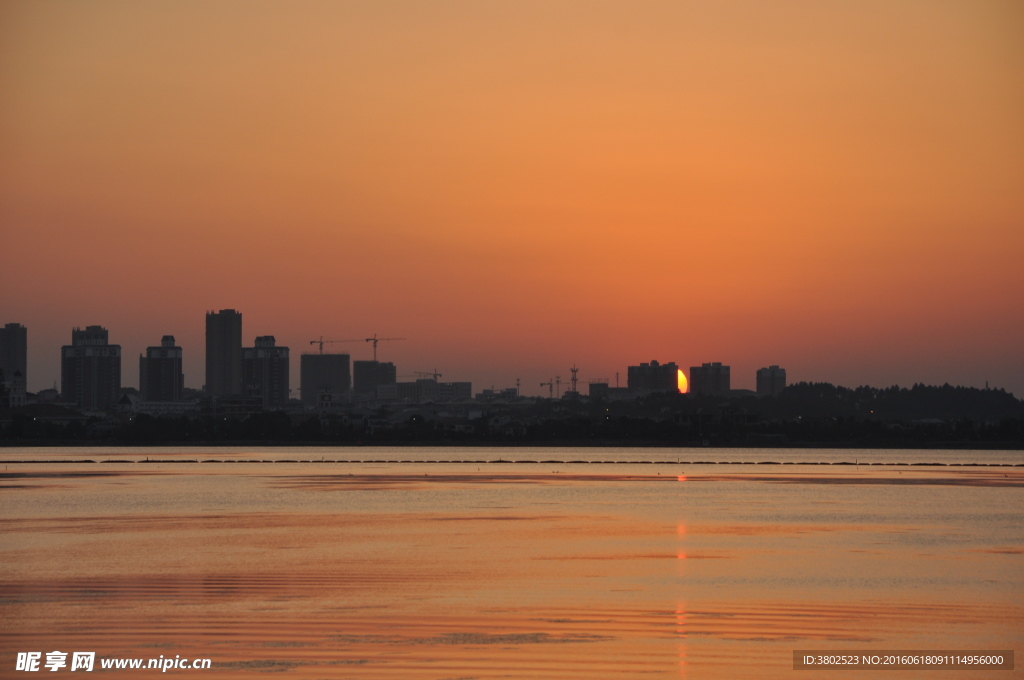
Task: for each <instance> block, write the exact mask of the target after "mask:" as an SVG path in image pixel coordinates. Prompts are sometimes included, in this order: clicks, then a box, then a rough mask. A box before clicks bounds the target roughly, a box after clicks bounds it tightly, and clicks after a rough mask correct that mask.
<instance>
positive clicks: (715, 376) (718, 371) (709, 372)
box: [690, 361, 730, 397]
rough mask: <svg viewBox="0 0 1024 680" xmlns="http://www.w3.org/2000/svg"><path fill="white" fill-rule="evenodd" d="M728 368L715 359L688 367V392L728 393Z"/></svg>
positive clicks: (714, 394)
mask: <svg viewBox="0 0 1024 680" xmlns="http://www.w3.org/2000/svg"><path fill="white" fill-rule="evenodd" d="M729 373H730V369H729V367H728V366H723V365H722V364H721V363H719V362H717V361H715V362H713V363H710V364H701V365H700V366H691V367H690V393H691V394H707V395H712V396H717V397H720V396H724V395H727V394H729V389H730V377H729Z"/></svg>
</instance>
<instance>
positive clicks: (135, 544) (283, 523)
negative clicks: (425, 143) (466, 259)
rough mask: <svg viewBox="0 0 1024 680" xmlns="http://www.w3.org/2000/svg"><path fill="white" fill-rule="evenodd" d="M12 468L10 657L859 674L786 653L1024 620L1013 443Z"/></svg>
mask: <svg viewBox="0 0 1024 680" xmlns="http://www.w3.org/2000/svg"><path fill="white" fill-rule="evenodd" d="M147 459H148V462H146V461H147ZM12 461H20V462H12ZM32 461H35V462H32ZM40 461H48V462H40ZM86 461H93V462H86ZM191 461H200V462H191ZM202 461H218V462H202ZM248 461H276V462H248ZM291 461H295V462H291ZM303 461H309V462H303ZM355 461H360V462H355ZM402 461H407V462H402ZM430 461H448V462H430ZM455 461H461V462H455ZM495 461H500V462H495ZM769 461H770V462H773V463H778V464H763V465H758V464H752V463H758V462H769ZM843 463H850V464H843ZM0 464H2V465H3V466H4V469H3V473H2V474H3V478H2V480H3V481H2V483H0V487H2V488H0V518H2V519H0V525H2V527H3V528H2V534H0V540H2V543H0V565H2V566H0V584H2V586H0V598H2V600H0V602H2V604H0V607H2V612H3V616H2V623H0V630H2V638H0V677H11V676H19V675H21V674H20V673H16V672H14V670H13V669H14V668H15V659H16V657H17V653H18V652H27V651H38V652H43V659H44V662H45V653H46V652H50V651H54V650H60V651H64V652H73V651H95V652H96V653H97V657H123V658H144V659H149V658H156V657H160V656H161V655H162V656H163V657H164V658H174V657H175V656H179V657H184V658H189V659H194V658H209V659H211V660H212V664H213V669H212V670H207V671H200V670H181V669H171V670H169V671H167V673H168V674H170V675H178V676H189V675H197V676H203V675H209V674H211V673H213V674H215V675H216V677H221V678H251V677H283V678H309V679H313V680H317V679H321V678H416V679H419V678H424V679H427V678H429V679H432V680H454V679H460V680H468V679H470V678H479V679H484V678H638V677H639V678H737V677H744V678H778V677H789V676H791V675H795V677H797V678H833V677H844V678H846V677H849V672H848V671H829V670H808V671H794V670H793V651H794V650H798V649H799V650H803V649H816V650H835V651H839V650H943V649H945V650H1017V651H1018V652H1019V651H1020V650H1021V649H1022V645H1021V642H1022V640H1024V521H1022V519H1024V517H1022V515H1024V512H1022V511H1024V502H1022V501H1024V453H1022V452H1002V451H955V452H952V451H852V450H842V451H836V450H810V449H802V450H780V449H766V450H752V449H735V450H728V449H724V450H723V449H492V448H487V449H474V448H450V449H444V448H368V449H353V448H312V447H303V448H260V449H246V448H209V449H196V448H183V449H165V448H160V449H129V448H117V449H114V448H111V449H96V448H89V449H0ZM963 464H969V465H966V466H965V465H963ZM98 665H99V662H98V661H97V666H98ZM1020 666H1021V664H1020V663H1019V662H1018V663H1017V664H1016V670H1013V671H992V670H988V671H973V672H972V671H962V670H958V671H953V672H947V673H940V676H941V677H950V678H953V677H955V678H963V677H979V678H1000V677H1021V676H1022V675H1024V673H1022V671H1021V670H1020ZM43 671H44V672H48V671H47V669H45V668H43ZM61 672H68V669H67V668H64V669H62V671H61ZM120 673H121V674H122V675H123V676H124V677H135V676H137V675H142V676H144V677H148V676H151V675H153V674H154V673H156V671H153V670H150V671H142V672H138V673H136V675H135V676H133V675H132V672H131V671H120ZM267 673H272V675H266V674H267ZM908 673H909V674H910V677H918V678H922V677H930V674H929V673H928V672H927V671H924V672H920V673H914V672H911V671H900V672H895V675H897V676H901V675H906V674H908ZM893 674H894V672H893V671H888V672H886V671H867V672H865V673H864V674H854V677H892V676H893Z"/></svg>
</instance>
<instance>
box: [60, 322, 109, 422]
mask: <svg viewBox="0 0 1024 680" xmlns="http://www.w3.org/2000/svg"><path fill="white" fill-rule="evenodd" d="M60 391H61V398H62V399H63V400H64V401H65V402H66V403H71V404H77V405H78V407H79V408H80V409H83V410H86V411H104V410H107V409H110V408H113V407H114V406H115V405H116V404H117V402H118V400H119V399H120V398H121V346H120V345H111V344H110V343H109V341H108V333H107V329H106V328H103V327H102V326H86V328H85V330H82V329H80V328H75V329H74V330H73V331H71V344H70V345H64V346H63V347H61V348H60Z"/></svg>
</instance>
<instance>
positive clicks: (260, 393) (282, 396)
mask: <svg viewBox="0 0 1024 680" xmlns="http://www.w3.org/2000/svg"><path fill="white" fill-rule="evenodd" d="M288 362H289V356H288V348H287V347H278V346H277V343H276V341H275V340H274V336H273V335H261V336H260V337H258V338H256V346H255V347H245V348H243V349H242V384H243V385H244V386H245V389H246V393H247V394H248V396H250V397H259V398H260V399H262V403H263V410H265V411H269V410H273V409H281V408H284V407H285V406H286V405H287V404H288Z"/></svg>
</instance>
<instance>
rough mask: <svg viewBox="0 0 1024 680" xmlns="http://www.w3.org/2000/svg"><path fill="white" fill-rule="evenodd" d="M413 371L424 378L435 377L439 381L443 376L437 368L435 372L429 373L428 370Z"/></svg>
mask: <svg viewBox="0 0 1024 680" xmlns="http://www.w3.org/2000/svg"><path fill="white" fill-rule="evenodd" d="M413 373H415V374H416V375H418V376H422V377H424V378H433V379H434V380H435V381H437V379H438V378H440V377H441V374H440V373H438V372H437V369H436V368H435V369H434V372H433V373H429V372H427V371H413Z"/></svg>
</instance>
